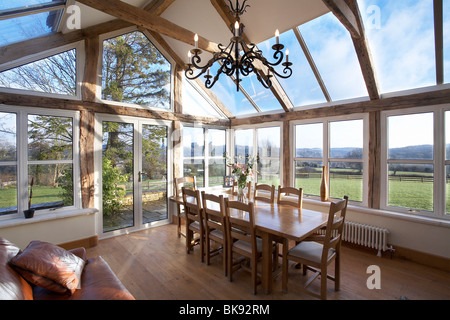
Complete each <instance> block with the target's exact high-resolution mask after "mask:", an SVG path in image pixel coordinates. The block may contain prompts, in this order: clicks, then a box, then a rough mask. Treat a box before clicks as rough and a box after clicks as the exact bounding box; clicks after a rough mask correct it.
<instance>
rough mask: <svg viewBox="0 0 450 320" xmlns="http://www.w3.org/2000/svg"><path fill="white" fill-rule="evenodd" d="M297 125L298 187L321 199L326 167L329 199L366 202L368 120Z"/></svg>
mask: <svg viewBox="0 0 450 320" xmlns="http://www.w3.org/2000/svg"><path fill="white" fill-rule="evenodd" d="M355 117H356V118H355V119H349V118H337V119H328V120H320V119H319V120H314V122H303V121H299V122H296V123H294V132H295V150H294V175H295V180H294V185H295V187H296V188H303V192H304V194H305V195H309V196H320V185H321V181H322V173H323V169H322V167H323V166H327V167H328V169H327V170H328V173H329V178H328V179H329V180H328V185H329V196H330V197H331V198H342V197H343V196H344V195H348V196H349V199H350V200H352V201H355V202H361V203H363V204H365V202H366V198H367V197H366V196H365V193H366V184H365V183H364V181H367V179H366V178H365V175H366V174H365V172H364V167H365V163H366V159H367V151H366V150H365V149H364V141H367V133H366V130H365V127H366V126H365V122H366V121H367V120H366V116H361V117H359V116H357V115H356V116H355Z"/></svg>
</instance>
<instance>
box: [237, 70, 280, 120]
mask: <svg viewBox="0 0 450 320" xmlns="http://www.w3.org/2000/svg"><path fill="white" fill-rule="evenodd" d="M241 86H242V87H243V88H244V90H245V91H246V92H247V93H248V95H249V96H250V98H252V100H253V101H254V102H255V103H256V104H257V105H258V107H259V108H260V109H261V111H262V112H266V111H271V110H282V109H283V108H282V107H281V105H280V103H279V102H278V100H277V99H276V98H275V96H274V95H273V93H272V91H271V90H270V89H266V88H264V86H263V85H262V84H261V83H260V82H259V80H258V78H257V77H256V75H255V74H254V73H252V74H250V75H249V76H247V77H243V78H242V81H241Z"/></svg>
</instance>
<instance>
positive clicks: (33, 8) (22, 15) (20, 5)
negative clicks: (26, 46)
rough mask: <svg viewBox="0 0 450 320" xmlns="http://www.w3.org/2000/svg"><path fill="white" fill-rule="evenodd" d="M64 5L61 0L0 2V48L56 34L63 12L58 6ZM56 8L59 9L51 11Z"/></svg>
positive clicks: (6, 0) (13, 0) (4, 0)
mask: <svg viewBox="0 0 450 320" xmlns="http://www.w3.org/2000/svg"><path fill="white" fill-rule="evenodd" d="M65 3H66V1H62V0H57V1H49V0H2V1H1V2H0V30H2V32H1V34H0V46H5V45H9V44H12V43H16V42H20V41H25V40H28V39H32V38H36V37H41V36H45V35H48V34H51V33H53V32H56V31H57V29H58V26H59V22H60V20H61V16H62V12H63V9H60V7H59V6H60V5H64V4H65ZM56 7H58V8H59V9H56V10H52V8H56ZM43 11H44V12H43ZM33 12H35V13H33Z"/></svg>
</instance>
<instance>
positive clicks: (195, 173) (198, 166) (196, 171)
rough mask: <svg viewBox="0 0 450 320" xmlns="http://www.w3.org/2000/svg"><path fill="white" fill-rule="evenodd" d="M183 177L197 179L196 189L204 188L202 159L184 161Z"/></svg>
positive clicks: (203, 164)
mask: <svg viewBox="0 0 450 320" xmlns="http://www.w3.org/2000/svg"><path fill="white" fill-rule="evenodd" d="M183 176H184V177H197V188H202V187H204V186H205V182H204V177H205V162H204V160H202V159H184V161H183Z"/></svg>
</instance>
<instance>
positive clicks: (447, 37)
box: [443, 0, 450, 83]
mask: <svg viewBox="0 0 450 320" xmlns="http://www.w3.org/2000/svg"><path fill="white" fill-rule="evenodd" d="M443 5H444V7H443V12H444V82H445V83H450V0H444V4H443Z"/></svg>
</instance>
